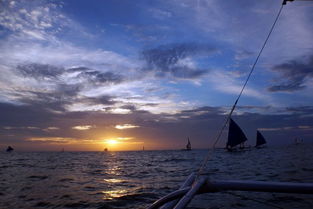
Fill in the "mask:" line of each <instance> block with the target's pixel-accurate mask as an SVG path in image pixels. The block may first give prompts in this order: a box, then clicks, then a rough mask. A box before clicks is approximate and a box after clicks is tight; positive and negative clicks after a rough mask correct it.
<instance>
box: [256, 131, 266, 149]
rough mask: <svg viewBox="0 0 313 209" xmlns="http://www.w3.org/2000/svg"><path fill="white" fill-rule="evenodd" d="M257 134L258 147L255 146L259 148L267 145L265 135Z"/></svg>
mask: <svg viewBox="0 0 313 209" xmlns="http://www.w3.org/2000/svg"><path fill="white" fill-rule="evenodd" d="M256 133H257V134H256V145H255V146H256V147H258V146H261V145H263V144H266V140H265V138H264V137H263V135H262V134H261V133H260V131H257V132H256Z"/></svg>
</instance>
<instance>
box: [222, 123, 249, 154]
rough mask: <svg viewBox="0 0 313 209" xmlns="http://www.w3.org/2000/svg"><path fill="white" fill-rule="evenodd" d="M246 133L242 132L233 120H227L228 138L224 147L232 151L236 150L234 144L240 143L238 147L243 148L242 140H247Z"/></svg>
mask: <svg viewBox="0 0 313 209" xmlns="http://www.w3.org/2000/svg"><path fill="white" fill-rule="evenodd" d="M247 140H248V139H247V137H246V135H245V134H244V133H243V131H242V130H241V128H240V127H239V126H238V125H237V123H235V121H233V119H230V122H229V130H228V140H227V143H226V149H227V151H234V150H236V146H237V145H240V147H239V149H244V148H246V147H244V142H245V141H247Z"/></svg>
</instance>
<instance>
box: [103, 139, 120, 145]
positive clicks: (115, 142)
mask: <svg viewBox="0 0 313 209" xmlns="http://www.w3.org/2000/svg"><path fill="white" fill-rule="evenodd" d="M105 143H106V144H108V145H116V144H118V143H119V141H118V140H116V139H107V140H106V141H105Z"/></svg>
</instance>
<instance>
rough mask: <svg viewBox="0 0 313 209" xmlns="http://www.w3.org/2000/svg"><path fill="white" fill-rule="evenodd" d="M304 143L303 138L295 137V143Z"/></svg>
mask: <svg viewBox="0 0 313 209" xmlns="http://www.w3.org/2000/svg"><path fill="white" fill-rule="evenodd" d="M302 143H303V140H302V139H300V138H297V137H296V138H295V145H298V144H302Z"/></svg>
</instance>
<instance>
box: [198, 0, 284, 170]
mask: <svg viewBox="0 0 313 209" xmlns="http://www.w3.org/2000/svg"><path fill="white" fill-rule="evenodd" d="M285 3H286V0H284V1H283V3H282V5H281V7H280V9H279V11H278V13H277V15H276V18H275V21H274V23H273V24H272V27H271V29H270V31H269V33H268V35H267V37H266V39H265V41H264V43H263V45H262V47H261V50H260V51H259V53H258V56H257V57H256V59H255V61H254V63H253V65H252V67H251V69H250V72H249V74H248V77H247V79H246V81H245V83H244V85H243V86H242V88H241V91H240V93H239V95H238V96H237V99H236V101H235V103H234V104H233V106H232V108H231V110H230V112H229V114H228V115H227V117H226V119H225V121H224V123H223V126H222V128H221V129H220V131H219V132H218V134H217V136H216V137H215V141H214V143H213V147H212V153H213V151H214V149H215V146H216V144H217V142H218V141H219V139H220V138H221V136H222V133H223V131H224V129H225V127H226V126H227V124H228V121H229V119H230V118H231V116H232V114H233V112H234V110H235V108H236V106H237V103H238V101H239V99H240V97H241V95H242V93H243V91H244V89H245V88H246V85H247V83H248V81H249V79H250V77H251V75H252V73H253V71H254V69H255V66H256V64H257V63H258V61H259V58H260V56H261V54H262V52H263V50H264V48H265V46H266V44H267V42H268V40H269V38H270V36H271V34H272V32H273V30H274V27H275V25H276V23H277V20H278V18H279V16H280V14H281V12H282V9H283V7H284V5H285ZM209 159H210V152H208V154H207V156H206V157H205V159H204V161H203V164H202V165H201V166H200V168H199V170H198V174H197V175H198V176H199V175H200V174H201V173H202V171H203V169H204V168H205V167H206V166H207V163H208V161H209Z"/></svg>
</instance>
